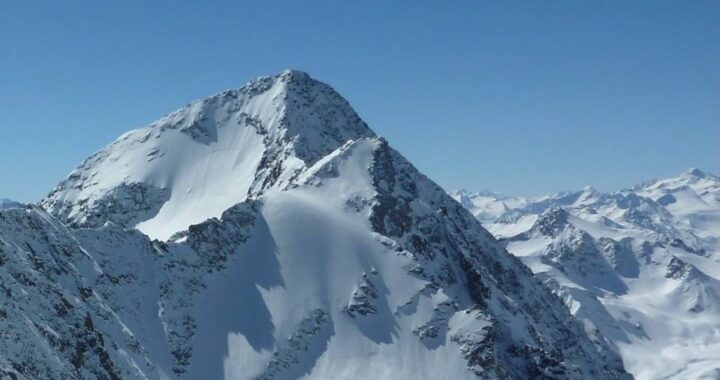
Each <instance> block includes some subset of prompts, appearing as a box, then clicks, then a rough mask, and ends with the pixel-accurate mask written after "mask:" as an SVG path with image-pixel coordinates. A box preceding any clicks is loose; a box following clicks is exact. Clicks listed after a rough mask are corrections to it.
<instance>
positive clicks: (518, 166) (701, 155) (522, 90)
mask: <svg viewBox="0 0 720 380" xmlns="http://www.w3.org/2000/svg"><path fill="white" fill-rule="evenodd" d="M719 12H720V3H718V2H716V1H709V0H708V1H696V2H671V1H662V2H637V3H627V2H622V1H610V2H603V3H596V4H589V3H570V2H554V3H544V4H542V5H540V4H536V3H531V2H516V3H505V2H502V3H501V2H497V3H487V2H483V3H476V2H469V1H466V2H461V3H454V4H452V5H450V4H443V3H435V2H432V3H431V2H427V3H424V4H417V3H415V2H412V3H411V2H397V3H393V4H384V3H380V2H371V3H364V4H349V3H348V4H336V3H333V2H327V1H319V2H307V3H302V4H300V3H290V2H287V3H284V2H282V3H281V2H263V3H258V4H255V3H252V4H236V3H234V2H230V1H217V2H213V3H212V4H178V3H175V2H169V1H160V2H153V3H152V4H150V3H145V2H141V1H130V2H123V3H117V4H110V5H108V4H102V5H101V4H99V3H72V4H60V3H55V2H50V1H39V2H33V3H3V4H2V5H0V48H2V51H3V54H2V55H1V56H0V102H1V104H2V107H0V141H1V144H0V172H2V173H3V175H2V176H0V198H2V197H8V198H12V199H16V200H20V201H36V200H38V199H40V198H41V197H42V196H44V195H45V194H47V192H48V191H49V190H50V189H52V187H53V186H54V185H55V184H57V183H58V182H59V181H60V180H61V179H62V178H64V177H65V176H66V175H67V174H68V173H69V172H70V171H71V170H72V169H73V168H74V167H75V166H77V164H79V163H80V162H81V161H82V160H83V159H85V158H86V157H87V156H89V155H90V154H92V152H94V151H96V150H98V149H100V148H102V147H103V146H105V145H106V144H108V143H110V142H112V141H113V140H114V139H115V138H117V137H118V136H120V135H121V134H123V133H125V132H127V131H129V130H131V129H135V128H139V127H142V126H145V125H147V124H149V123H150V122H152V121H154V120H156V119H158V118H160V117H161V116H163V115H165V114H167V113H168V112H171V111H173V110H175V109H177V108H179V107H180V106H182V105H183V104H186V103H188V102H189V101H191V100H193V99H197V98H202V97H205V96H208V95H210V94H212V93H215V92H218V91H220V90H222V89H225V88H233V87H239V86H241V85H242V84H244V83H245V82H247V81H249V80H251V79H253V78H255V77H258V76H261V75H271V74H274V73H276V72H279V71H280V70H282V69H285V68H295V69H300V70H303V71H306V72H308V73H310V75H312V76H313V77H315V78H317V79H319V80H322V81H324V82H326V83H328V84H330V85H331V86H333V87H335V88H336V89H337V90H338V91H339V92H340V93H341V94H342V95H343V96H345V97H346V98H347V99H348V100H349V101H350V103H351V104H352V106H353V107H354V108H355V109H356V110H357V112H358V113H359V114H360V116H361V117H362V118H363V119H364V120H365V121H366V122H367V123H368V124H369V125H370V127H371V128H372V129H373V130H375V131H376V132H377V133H378V134H380V135H383V136H385V137H386V138H387V139H388V140H389V141H390V142H391V143H392V144H393V146H395V147H396V148H397V149H399V150H400V151H401V152H402V153H403V154H404V155H406V156H407V157H408V158H409V159H410V160H411V161H412V162H413V163H415V164H416V165H417V166H418V168H419V169H420V170H421V171H423V172H424V173H426V174H428V175H429V176H430V177H431V178H432V179H433V180H435V181H437V182H438V183H439V184H441V185H442V186H444V187H445V188H446V189H447V190H453V189H456V188H461V187H462V188H467V189H470V190H481V189H488V190H492V191H495V192H498V193H505V194H510V195H514V194H522V195H536V194H542V193H550V192H555V191H559V190H573V189H578V188H581V187H583V186H586V185H591V186H593V187H595V188H597V189H599V190H602V191H612V190H617V189H620V188H622V187H626V186H631V185H633V184H636V183H639V182H642V181H644V180H647V179H651V178H662V177H672V176H677V175H678V174H679V173H680V172H682V171H683V170H686V169H687V168H689V167H698V168H700V169H702V170H705V171H709V172H712V173H715V174H718V173H719V172H720V152H719V151H718V143H720V128H719V126H720V25H719V24H720V23H718V20H717V14H718V13H719Z"/></svg>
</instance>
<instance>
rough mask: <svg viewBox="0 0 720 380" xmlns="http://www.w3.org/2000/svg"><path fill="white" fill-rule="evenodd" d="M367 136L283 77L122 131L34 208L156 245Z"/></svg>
mask: <svg viewBox="0 0 720 380" xmlns="http://www.w3.org/2000/svg"><path fill="white" fill-rule="evenodd" d="M374 136H375V134H374V133H373V132H372V131H371V130H370V129H369V128H368V127H367V125H366V124H365V123H364V122H363V121H362V120H361V119H360V117H358V115H357V114H356V113H355V111H354V110H353V109H352V107H350V105H349V104H348V102H347V101H345V99H343V98H342V97H341V96H340V95H339V94H338V93H337V92H335V90H333V89H332V88H331V87H330V86H328V85H326V84H324V83H322V82H319V81H317V80H315V79H312V78H311V77H310V76H309V75H308V74H306V73H303V72H300V71H294V70H285V71H283V72H281V73H280V74H277V75H274V76H271V77H262V78H259V79H256V80H254V81H251V82H249V83H248V84H246V85H245V86H243V87H241V88H239V89H236V90H228V91H223V92H221V93H219V94H216V95H213V96H211V97H208V98H205V99H201V100H197V101H194V102H192V103H190V104H188V105H186V106H185V107H183V108H181V109H179V110H177V111H175V112H172V113H170V114H169V115H167V116H165V117H163V118H161V119H160V120H158V121H156V122H154V123H151V124H150V125H149V126H147V127H145V128H141V129H137V130H134V131H131V132H129V133H126V134H125V135H123V136H121V137H120V138H119V139H117V140H116V141H115V142H114V143H112V144H110V145H109V146H107V147H105V148H104V149H102V150H101V151H99V152H98V153H96V154H94V155H93V156H91V157H90V158H88V159H87V160H86V161H85V162H84V163H82V165H80V167H78V168H77V169H76V170H75V171H73V172H72V173H71V174H70V176H69V177H68V178H67V179H66V180H65V181H63V182H62V183H61V184H60V185H59V186H58V187H57V188H56V189H55V190H53V191H52V192H51V193H50V195H48V197H47V198H46V199H45V200H44V201H43V202H42V204H43V206H44V207H45V208H46V209H47V210H49V211H50V212H51V213H52V214H54V215H56V216H58V217H59V218H61V219H63V220H66V221H67V222H68V223H69V224H70V225H72V226H93V227H98V226H101V225H102V224H104V223H105V222H106V221H108V220H112V221H114V222H116V223H119V224H121V225H123V226H125V227H137V228H138V229H139V230H141V231H142V232H144V233H145V234H147V235H149V236H150V237H153V238H159V239H163V240H165V239H168V238H169V237H170V236H171V235H172V234H174V233H176V232H178V231H182V230H184V229H186V228H187V227H188V226H190V225H191V224H195V223H200V222H202V221H204V220H206V219H208V218H212V217H219V216H220V215H221V214H222V212H223V211H225V210H226V209H227V208H229V207H231V206H233V205H235V204H237V203H239V202H242V201H243V200H245V199H246V198H247V197H248V196H250V195H257V194H260V193H262V192H263V191H265V190H267V189H269V188H271V187H278V188H282V187H283V186H287V185H288V184H289V183H291V182H292V181H293V179H295V178H296V177H297V176H298V175H299V173H301V172H302V171H304V170H306V169H307V168H308V167H309V166H311V165H312V164H314V163H315V162H317V161H318V160H319V159H321V158H322V157H325V156H327V155H328V154H330V153H331V152H333V151H334V150H336V149H337V148H339V147H340V146H342V145H343V144H344V143H346V142H348V141H350V140H355V139H358V138H362V137H374Z"/></svg>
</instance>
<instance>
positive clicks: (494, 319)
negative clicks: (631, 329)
mask: <svg viewBox="0 0 720 380" xmlns="http://www.w3.org/2000/svg"><path fill="white" fill-rule="evenodd" d="M227 94H230V95H227V96H229V98H230V99H232V100H228V101H229V102H231V103H233V104H234V105H232V106H228V105H227V103H224V102H223V101H220V100H219V99H224V97H225V96H226V95H219V96H215V97H211V98H209V99H208V100H203V101H199V102H195V103H192V104H191V105H189V106H188V107H186V108H184V109H182V110H180V111H177V112H175V113H173V114H171V116H168V117H166V118H164V119H162V121H161V122H157V123H154V124H153V125H152V126H150V127H148V128H146V129H143V130H139V131H135V132H131V133H130V134H128V135H125V136H124V137H121V138H120V140H118V141H117V142H115V143H113V144H112V145H110V146H109V147H108V148H106V149H104V150H102V151H101V152H100V153H98V154H96V155H95V156H93V157H91V158H90V159H89V160H88V161H86V162H85V163H83V164H82V165H81V167H80V168H79V169H78V170H76V171H75V172H73V173H72V174H71V175H70V177H69V178H68V179H67V180H66V181H64V182H63V183H62V184H61V185H60V186H58V188H57V189H55V190H54V191H53V192H52V193H51V194H50V196H49V197H48V198H47V199H46V200H44V201H43V203H42V204H43V205H44V206H45V207H46V208H47V209H48V210H49V212H45V211H44V210H43V209H40V208H38V207H34V206H29V207H28V208H25V209H23V208H13V209H9V210H5V211H0V243H1V244H2V245H1V246H0V247H2V248H1V249H2V252H3V256H2V258H3V261H2V263H3V264H2V265H0V276H4V277H3V278H4V279H6V280H4V281H3V282H2V286H3V288H4V289H5V291H4V292H0V299H2V304H3V305H6V306H4V308H5V309H7V310H8V311H7V314H6V316H7V317H3V318H0V324H5V325H4V326H3V327H5V328H4V329H3V331H7V330H8V329H9V330H10V331H12V332H13V334H14V335H13V339H12V340H0V345H2V349H0V352H2V353H3V354H2V357H1V359H2V361H0V365H1V367H0V368H2V370H3V371H4V372H5V373H6V374H14V375H15V376H18V377H26V378H78V377H79V378H93V377H97V378H148V379H167V378H170V379H173V378H178V379H181V378H182V379H215V378H225V379H249V378H257V379H293V378H300V377H305V378H317V379H325V378H332V379H336V378H426V379H437V378H453V379H455V378H457V379H461V378H477V377H479V378H488V379H493V378H558V379H565V378H567V379H585V378H603V379H624V378H629V377H630V376H629V375H627V373H626V372H625V371H624V369H623V365H622V362H621V360H620V358H619V356H618V355H616V354H615V353H614V352H613V351H612V350H611V349H610V348H609V346H608V345H607V344H606V343H605V341H604V339H603V337H602V336H600V335H590V334H588V333H587V332H586V331H585V330H584V329H583V328H582V326H581V325H580V324H579V323H578V322H577V321H576V320H575V319H574V318H573V317H572V316H571V315H570V313H569V312H568V311H567V309H566V308H565V307H564V304H563V303H562V301H561V300H560V299H559V298H557V297H556V296H554V295H553V294H552V293H551V292H550V291H549V290H548V289H547V288H545V287H544V286H543V285H542V284H541V282H540V281H539V280H538V279H536V278H535V277H533V276H532V273H531V272H530V271H529V270H528V268H526V267H525V266H524V265H523V264H522V263H521V262H520V261H519V260H517V259H516V258H514V257H513V256H512V255H510V254H508V253H507V252H506V251H505V250H504V248H503V247H502V246H501V245H500V244H499V243H498V242H497V241H496V240H495V239H494V238H493V237H492V236H491V235H490V234H489V233H488V232H487V231H485V230H484V229H483V228H482V227H481V226H480V224H479V223H478V222H477V221H476V220H475V219H474V218H473V216H472V215H471V214H470V213H468V212H467V211H466V210H465V209H464V208H463V207H462V206H461V205H460V204H459V203H457V202H456V201H454V200H453V199H452V198H451V197H450V196H448V195H447V194H446V193H445V192H444V191H443V190H442V189H441V188H439V187H438V186H437V185H436V184H434V183H433V182H432V181H430V180H429V179H428V178H426V177H425V176H423V175H422V174H421V173H419V172H418V171H417V170H416V169H415V168H414V167H413V166H412V165H411V164H410V163H408V162H407V161H406V160H405V159H404V158H403V157H402V156H401V155H400V154H398V153H397V152H396V151H394V150H393V149H392V148H390V147H389V146H388V144H387V142H385V141H384V140H383V139H381V138H378V137H376V136H375V135H374V134H373V133H372V132H371V131H370V130H369V129H367V128H366V127H365V124H364V123H362V121H361V120H360V119H359V118H357V117H356V116H355V114H354V112H352V110H351V109H350V108H349V106H348V105H347V103H346V102H345V101H344V100H342V98H340V97H339V96H337V94H335V93H334V91H332V90H330V89H329V87H327V85H324V84H322V83H319V82H317V81H315V80H313V79H311V78H310V77H308V76H307V74H304V73H299V72H294V71H286V72H283V73H281V74H279V75H276V76H273V77H269V78H261V79H259V80H257V81H253V82H251V83H249V84H248V85H246V86H245V87H243V88H242V89H240V90H233V91H229V92H227ZM232 94H236V95H237V97H236V98H234V97H233V95H232ZM234 102H237V103H234ZM249 104H256V105H257V106H252V107H251V106H248V105H249ZM259 104H262V105H263V107H260V106H259ZM268 104H271V105H272V106H270V105H268ZM198 105H203V106H202V107H205V108H202V107H201V108H202V114H203V115H206V119H204V120H212V123H209V124H204V123H203V122H201V121H202V120H203V118H202V117H200V118H190V119H188V118H187V117H185V116H178V115H195V113H193V111H192V110H193V109H195V108H196V107H200V106H198ZM226 109H227V110H230V109H232V110H236V109H242V110H244V112H245V113H246V115H247V117H250V118H253V119H254V120H259V121H260V122H242V123H240V122H237V119H236V118H235V116H232V117H230V118H225V117H220V116H218V115H225V114H230V113H232V114H233V115H236V114H235V113H233V112H234V111H232V112H231V111H227V112H226V111H225V110H226ZM173 115H174V116H173ZM208 115H215V116H208ZM188 120H194V121H193V122H188ZM243 120H244V119H243ZM187 126H189V127H187ZM186 127H187V128H186ZM198 128H199V129H198ZM258 131H265V132H262V133H261V132H258ZM227 136H232V138H229V137H227ZM221 143H222V144H229V145H223V146H224V148H219V147H218V145H217V144H221ZM175 147H180V148H181V149H182V150H183V151H187V152H188V154H187V155H186V156H185V155H181V154H179V153H174V152H173V151H172V149H175ZM156 148H158V153H152V152H153V151H154V149H156ZM180 148H178V149H180ZM221 151H222V152H225V153H219V152H221ZM151 153H152V154H151ZM148 154H150V156H148ZM163 154H164V155H163ZM203 154H208V155H209V156H211V157H205V156H204V155H203ZM218 155H220V156H222V158H218V159H214V158H212V157H216V156H218ZM223 155H224V156H223ZM258 155H259V156H260V158H257V157H258ZM181 156H182V157H181ZM153 157H155V158H153ZM165 157H172V158H173V159H170V158H168V159H164V158H165ZM249 157H253V158H252V159H250V158H249ZM196 165H200V166H202V167H203V170H200V171H197V172H193V174H192V175H191V174H188V171H190V172H192V171H193V170H195V168H196ZM200 173H208V175H207V176H204V177H203V176H201V175H200ZM221 174H222V175H221ZM225 176H231V177H232V179H230V178H225ZM239 177H243V178H244V179H243V180H242V181H240V180H239V179H238V178H239ZM188 181H189V182H192V187H193V188H192V189H191V191H187V190H188V189H186V188H185V186H186V185H188V183H189V182H188ZM215 181H220V182H221V184H222V185H218V184H217V183H215ZM234 181H239V182H234ZM198 189H200V190H198ZM184 202H187V207H188V209H189V210H190V211H186V209H185V208H184V207H183V204H184ZM200 206H202V207H200ZM222 207H225V208H224V209H223V210H222V211H219V209H221V208H222ZM218 213H219V214H218ZM175 215H177V218H176V217H175ZM64 223H67V224H68V225H70V226H72V228H68V227H66V226H65V225H64ZM134 226H135V227H137V229H133V228H132V227H134ZM141 231H142V232H146V233H149V234H150V235H151V236H150V237H148V236H147V235H146V234H144V233H142V232H141ZM151 238H155V239H151ZM157 238H161V239H157ZM55 305H61V308H60V309H58V308H57V307H55ZM37 348H41V349H42V350H43V351H42V352H43V353H44V354H43V355H44V356H37V355H35V354H34V353H33V350H36V349H37Z"/></svg>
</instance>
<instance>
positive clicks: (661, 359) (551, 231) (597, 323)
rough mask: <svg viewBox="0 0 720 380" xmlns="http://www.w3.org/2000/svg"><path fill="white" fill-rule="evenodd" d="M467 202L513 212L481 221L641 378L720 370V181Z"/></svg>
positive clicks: (682, 180)
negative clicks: (513, 203)
mask: <svg viewBox="0 0 720 380" xmlns="http://www.w3.org/2000/svg"><path fill="white" fill-rule="evenodd" d="M453 195H454V196H455V197H456V198H458V199H462V198H461V197H465V198H470V199H475V198H477V196H473V195H472V194H470V195H468V193H467V192H464V193H454V194H453ZM522 199H530V198H522ZM462 203H463V204H464V205H465V206H466V207H469V209H470V211H471V212H473V214H474V215H476V216H478V218H480V219H481V217H482V216H483V215H487V213H486V212H485V210H488V209H503V210H505V211H504V212H502V213H500V214H497V215H493V217H494V219H492V218H491V219H487V218H486V219H484V220H483V219H481V220H482V221H483V222H484V225H485V226H486V227H487V228H488V229H489V230H490V231H491V232H492V233H494V234H495V235H496V236H497V237H498V238H501V239H503V243H504V244H505V245H506V247H507V249H508V250H509V251H510V252H511V253H513V254H515V255H516V256H518V257H519V258H521V259H522V260H523V262H524V263H525V264H526V265H528V266H529V267H530V268H531V269H532V270H533V272H534V273H535V274H537V275H539V276H541V278H544V279H545V282H546V284H548V285H549V286H550V287H552V288H554V289H555V291H556V293H557V294H558V295H560V296H561V297H563V298H564V299H565V301H566V304H567V305H568V307H569V309H570V310H571V312H572V313H573V314H574V315H575V316H576V317H578V318H580V319H581V320H583V321H584V322H585V325H586V329H587V330H588V332H590V333H591V334H592V333H594V332H599V333H601V334H602V335H604V336H605V337H606V338H608V339H609V340H610V341H611V342H612V344H613V346H614V347H615V349H616V350H617V351H618V352H619V353H620V354H621V355H622V357H623V360H624V363H625V365H626V367H627V369H628V371H629V372H630V373H632V374H633V375H634V376H635V377H636V378H638V379H710V378H718V377H720V244H718V242H720V178H718V177H716V176H714V175H712V174H710V173H706V172H703V171H701V170H698V169H690V170H688V171H686V172H684V173H682V174H681V175H680V176H678V177H675V178H669V179H664V180H653V181H649V182H646V183H643V184H641V185H638V186H635V187H634V188H632V189H626V190H622V191H620V192H617V193H613V194H603V193H599V192H597V191H595V190H593V189H592V188H585V189H582V190H581V191H578V192H575V193H563V194H556V195H552V196H548V197H540V198H535V199H534V200H531V201H529V202H523V203H521V204H519V205H518V206H517V207H514V208H512V207H506V206H505V205H506V204H507V202H506V201H505V198H504V197H501V196H497V195H494V196H493V197H492V198H490V199H488V197H487V196H486V197H485V198H484V199H483V202H482V203H480V204H478V202H467V201H465V202H462ZM493 203H495V204H499V205H500V206H497V205H495V206H493V205H492V204H493ZM473 207H475V209H474V208H473ZM530 221H532V222H530Z"/></svg>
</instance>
